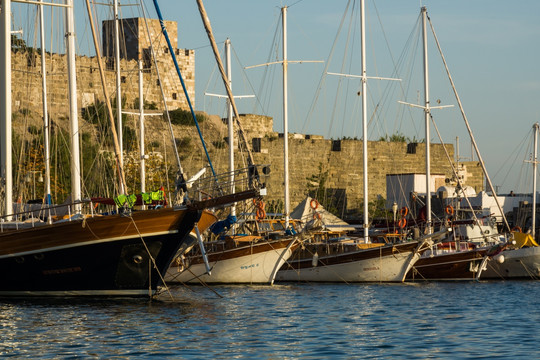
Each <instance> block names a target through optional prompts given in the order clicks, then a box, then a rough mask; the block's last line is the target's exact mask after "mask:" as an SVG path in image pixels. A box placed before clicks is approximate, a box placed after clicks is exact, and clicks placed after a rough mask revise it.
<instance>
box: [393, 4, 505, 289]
mask: <svg viewBox="0 0 540 360" xmlns="http://www.w3.org/2000/svg"><path fill="white" fill-rule="evenodd" d="M421 18H422V29H423V31H422V35H423V45H424V46H423V53H424V56H423V59H424V87H425V90H424V92H425V94H424V95H425V106H418V105H413V104H408V103H404V102H401V103H403V104H406V105H410V106H413V107H419V108H422V109H423V110H424V114H425V127H426V201H425V203H426V219H425V226H426V231H428V232H430V231H431V230H432V226H433V224H432V221H431V214H432V209H431V190H430V179H429V177H430V173H429V168H430V156H429V138H430V136H429V127H430V110H431V109H432V108H443V107H445V106H438V107H431V106H430V101H429V81H428V55H427V30H426V28H427V25H426V24H427V19H428V16H427V8H426V7H422V8H421ZM436 42H437V46H438V48H439V51H440V52H441V50H440V46H439V43H438V41H437V39H436ZM441 56H442V52H441ZM443 63H444V64H445V67H446V70H447V72H448V75H449V79H450V82H451V84H452V88H453V90H454V94H455V96H456V99H457V102H458V104H459V106H460V110H461V112H462V115H463V116H464V120H465V124H466V125H467V127H468V129H469V134H470V136H471V140H472V143H473V145H474V147H475V149H476V152H477V156H478V159H479V160H480V163H481V164H482V168H483V169H482V170H483V172H484V174H485V175H486V178H487V180H488V184H489V185H490V186H491V187H492V184H491V181H490V179H489V176H488V175H487V171H486V170H485V166H484V163H483V161H482V157H481V155H480V153H479V151H478V147H477V146H476V143H475V141H474V137H473V135H472V132H471V131H470V127H469V126H468V121H467V119H466V117H465V114H464V111H463V108H462V106H461V101H460V100H459V96H458V95H457V91H456V89H455V86H454V84H453V81H452V78H451V77H450V74H449V71H448V67H447V66H446V62H445V61H444V57H443ZM439 136H440V135H439ZM441 141H442V140H441ZM454 170H455V169H454ZM456 175H457V174H456ZM456 178H457V179H458V180H457V181H458V189H463V188H464V187H463V184H462V183H461V181H460V180H459V176H456ZM456 192H459V191H457V190H456ZM463 195H464V196H465V199H467V195H466V194H465V193H464V192H463ZM446 209H447V215H453V212H454V208H453V207H452V206H451V205H449V204H448V205H447V207H446ZM471 209H472V207H471ZM458 210H460V209H456V211H458ZM472 217H473V219H472V220H468V221H464V222H460V221H459V220H457V221H454V219H449V216H447V219H446V222H449V227H450V229H452V231H451V232H450V233H449V235H448V236H447V237H445V238H443V239H442V240H441V241H440V242H438V243H435V244H433V245H432V246H431V247H430V249H429V250H426V251H425V252H423V254H422V256H421V257H420V259H419V260H418V261H417V262H416V264H415V265H414V266H413V268H412V269H411V270H410V271H409V273H408V274H407V280H410V281H422V280H450V281H456V280H469V281H470V280H479V279H480V276H481V275H482V274H483V271H485V270H486V268H487V267H486V265H487V264H488V262H489V261H490V260H491V259H492V256H493V255H494V254H496V253H497V252H499V251H501V250H502V249H504V247H506V246H507V244H506V243H505V239H504V237H502V236H499V234H498V231H497V229H496V226H495V224H494V223H493V222H491V223H490V224H489V225H482V224H481V221H480V220H479V219H478V218H477V216H476V214H475V212H474V211H473V212H472ZM487 234H489V235H487Z"/></svg>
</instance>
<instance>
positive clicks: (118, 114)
mask: <svg viewBox="0 0 540 360" xmlns="http://www.w3.org/2000/svg"><path fill="white" fill-rule="evenodd" d="M113 4H114V5H113V10H114V55H115V58H116V61H115V62H116V127H117V129H116V130H117V132H118V147H119V148H120V155H119V157H118V161H119V162H120V167H123V165H124V141H123V136H122V78H121V76H120V75H121V74H120V34H119V31H118V27H119V22H120V19H119V17H118V0H114V2H113ZM120 193H121V194H123V193H124V191H121V192H120Z"/></svg>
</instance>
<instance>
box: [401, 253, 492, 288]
mask: <svg viewBox="0 0 540 360" xmlns="http://www.w3.org/2000/svg"><path fill="white" fill-rule="evenodd" d="M487 251H488V249H487V248H478V249H470V250H466V251H457V252H449V253H446V254H437V255H433V256H430V255H429V253H428V252H424V254H423V255H422V257H420V259H419V260H418V261H417V262H416V264H414V266H413V268H412V269H411V270H410V271H409V273H408V274H407V277H406V280H407V281H422V280H437V281H445V280H446V281H462V280H464V281H471V280H478V279H479V278H480V276H481V273H482V270H483V269H484V268H485V266H486V262H487V260H488V258H487V256H486V254H487Z"/></svg>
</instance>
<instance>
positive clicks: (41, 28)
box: [39, 0, 52, 221]
mask: <svg viewBox="0 0 540 360" xmlns="http://www.w3.org/2000/svg"><path fill="white" fill-rule="evenodd" d="M40 2H43V0H40ZM39 31H40V42H41V85H42V94H43V95H42V98H43V100H42V105H43V147H44V154H43V155H44V156H43V157H44V158H45V159H44V162H45V203H46V204H48V205H50V204H51V165H50V163H51V159H50V149H49V146H50V145H49V114H48V112H49V111H48V109H47V68H46V56H45V54H46V53H45V29H44V21H43V5H39ZM49 221H52V219H50V217H49Z"/></svg>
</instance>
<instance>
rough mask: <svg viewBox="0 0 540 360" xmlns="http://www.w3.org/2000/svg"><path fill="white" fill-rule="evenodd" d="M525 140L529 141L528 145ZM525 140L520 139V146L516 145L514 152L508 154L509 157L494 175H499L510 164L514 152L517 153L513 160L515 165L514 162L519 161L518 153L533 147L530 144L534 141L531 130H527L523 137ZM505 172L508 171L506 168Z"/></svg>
mask: <svg viewBox="0 0 540 360" xmlns="http://www.w3.org/2000/svg"><path fill="white" fill-rule="evenodd" d="M523 140H527V142H528V143H527V145H525V141H523ZM523 140H521V141H518V145H519V146H518V147H515V148H514V150H513V151H512V153H510V154H509V155H508V157H507V158H506V159H505V161H504V162H503V164H502V165H501V167H500V168H499V170H497V171H496V172H495V174H494V177H497V175H499V173H500V172H501V171H502V170H503V168H505V166H506V165H507V164H508V162H509V161H510V160H512V159H511V156H513V155H514V154H515V155H516V156H515V158H513V161H512V165H514V164H516V163H517V155H518V154H519V153H522V152H524V150H523V149H524V148H525V149H529V148H531V147H530V145H531V143H532V134H531V131H530V130H527V133H526V135H525V136H524V137H523ZM512 167H513V166H511V168H512ZM505 172H506V170H505ZM508 173H509V172H507V175H508ZM505 179H506V176H505Z"/></svg>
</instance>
